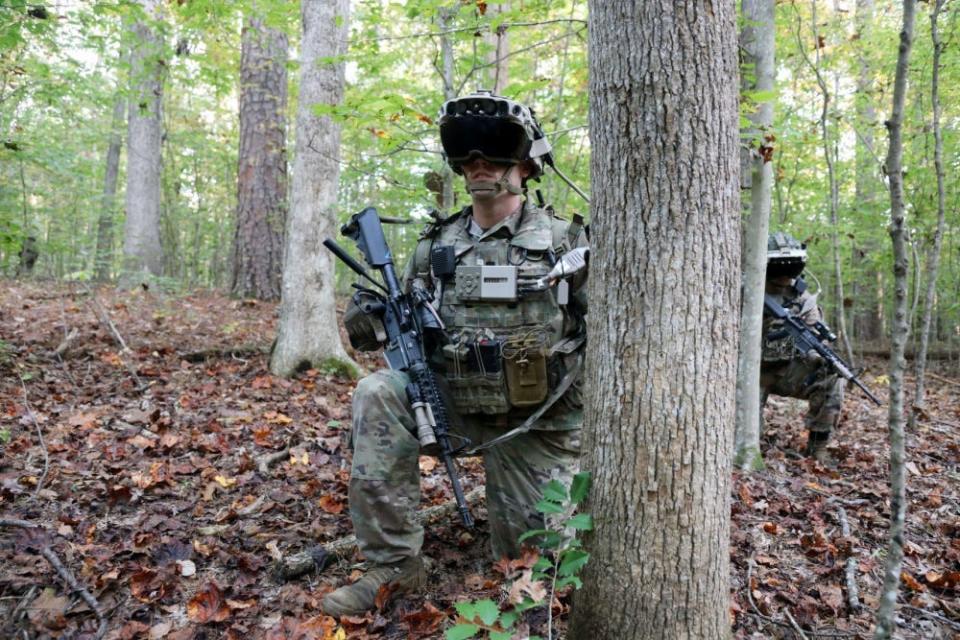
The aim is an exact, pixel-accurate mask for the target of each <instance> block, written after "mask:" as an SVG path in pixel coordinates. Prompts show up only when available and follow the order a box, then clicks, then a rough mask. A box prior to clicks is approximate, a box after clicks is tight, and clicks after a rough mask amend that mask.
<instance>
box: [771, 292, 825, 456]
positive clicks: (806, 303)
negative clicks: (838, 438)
mask: <svg viewBox="0 0 960 640" xmlns="http://www.w3.org/2000/svg"><path fill="white" fill-rule="evenodd" d="M768 292H770V293H771V295H773V296H774V297H775V298H777V301H778V302H780V304H781V305H782V306H783V307H784V308H785V309H786V310H787V311H789V312H790V313H792V314H794V315H796V316H798V317H800V318H801V319H802V320H803V321H804V322H805V323H806V324H807V325H809V326H811V327H812V326H814V325H815V324H816V323H817V322H818V321H822V319H823V313H822V311H821V309H820V307H819V306H817V299H816V296H814V295H811V294H810V293H809V292H807V291H803V292H798V291H797V290H796V289H795V288H794V287H793V286H792V285H791V286H788V287H775V288H773V289H771V288H770V285H768ZM782 325H783V322H782V321H781V320H777V319H776V318H773V317H771V316H767V315H765V316H764V318H763V336H764V337H763V351H762V355H761V365H760V393H761V398H762V402H761V424H763V415H762V412H763V409H762V406H763V404H765V403H766V399H767V396H769V395H770V394H771V393H772V394H775V395H778V396H789V397H791V398H801V399H804V400H809V402H810V406H809V408H808V410H807V415H806V418H805V423H806V426H807V429H809V430H810V432H811V434H818V435H821V434H822V435H821V437H822V439H823V440H824V441H825V440H826V439H827V438H829V436H830V434H831V433H832V432H833V430H834V428H835V427H836V426H837V422H838V421H839V420H840V407H841V405H842V404H843V389H844V380H843V379H842V378H841V377H840V376H838V375H837V374H836V373H834V372H833V371H832V369H831V368H830V366H829V365H827V364H826V363H824V362H823V361H822V360H820V359H818V358H816V357H813V358H811V357H809V356H804V355H802V354H800V353H799V352H798V351H797V350H796V348H795V347H794V340H793V338H792V337H791V336H783V337H780V338H779V339H775V340H768V339H767V336H769V335H770V334H771V333H774V334H776V333H777V332H778V331H780V330H781V329H782V328H783V326H782Z"/></svg>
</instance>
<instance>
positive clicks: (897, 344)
mask: <svg viewBox="0 0 960 640" xmlns="http://www.w3.org/2000/svg"><path fill="white" fill-rule="evenodd" d="M915 10H916V0H904V1H903V29H902V30H901V31H900V48H899V54H898V56H897V72H896V76H895V78H894V82H893V108H892V110H891V115H890V119H889V120H888V121H887V130H888V131H889V133H890V146H889V147H888V149H887V161H886V167H887V174H888V175H889V178H890V238H891V241H892V243H893V277H894V312H893V327H892V329H891V331H890V334H891V335H890V341H891V343H892V345H893V348H892V350H891V353H890V399H889V411H888V414H887V422H888V425H889V427H888V429H889V434H890V540H889V543H888V545H887V562H886V570H885V572H884V578H883V591H882V592H881V594H880V605H879V607H878V609H877V628H876V630H875V631H874V638H875V639H876V640H886V639H887V638H891V637H893V632H894V630H895V629H896V622H895V621H894V613H895V611H894V610H895V608H896V604H897V593H898V592H899V589H900V566H901V564H902V563H903V525H904V520H905V518H906V512H907V501H906V480H907V478H906V471H905V467H906V464H905V460H904V455H905V452H904V444H903V372H904V370H906V368H907V365H906V361H905V359H904V356H903V354H904V351H905V349H906V344H907V334H908V333H909V330H910V326H909V324H908V323H907V264H908V263H909V260H908V258H907V246H906V244H907V243H906V225H905V223H904V215H905V212H904V204H903V166H902V164H901V161H902V156H903V141H902V138H901V131H900V128H901V126H902V123H903V102H904V96H905V94H906V92H907V73H908V72H909V68H910V45H911V44H912V42H913V19H914V12H915Z"/></svg>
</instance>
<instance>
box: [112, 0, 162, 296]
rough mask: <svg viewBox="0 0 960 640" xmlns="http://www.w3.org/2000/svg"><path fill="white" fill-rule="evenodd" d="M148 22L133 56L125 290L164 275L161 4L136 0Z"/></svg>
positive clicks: (137, 34) (138, 29)
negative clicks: (158, 26) (157, 29)
mask: <svg viewBox="0 0 960 640" xmlns="http://www.w3.org/2000/svg"><path fill="white" fill-rule="evenodd" d="M137 2H138V3H139V5H140V7H141V8H142V10H143V14H144V18H143V19H141V20H138V21H137V22H136V23H135V24H134V25H133V31H134V45H133V48H132V49H131V53H130V80H131V85H132V87H131V88H132V95H131V98H130V110H129V113H128V116H127V194H126V213H127V217H126V222H125V224H124V239H123V273H122V274H121V278H120V286H121V287H124V288H126V287H133V286H136V285H138V284H141V283H143V282H145V281H147V280H149V279H150V276H159V275H160V273H161V270H162V269H163V250H162V248H161V246H160V171H161V167H162V163H161V154H160V139H161V121H160V104H161V98H162V96H163V80H162V72H161V53H162V44H163V43H162V41H161V40H160V37H159V36H158V35H157V34H156V32H155V31H154V29H153V27H152V26H151V25H150V23H149V21H151V20H156V19H157V18H158V15H159V11H160V7H161V3H160V0H137Z"/></svg>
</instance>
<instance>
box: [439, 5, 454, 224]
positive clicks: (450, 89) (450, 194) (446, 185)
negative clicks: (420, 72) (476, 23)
mask: <svg viewBox="0 0 960 640" xmlns="http://www.w3.org/2000/svg"><path fill="white" fill-rule="evenodd" d="M457 11H458V7H457V6H454V7H451V8H440V9H438V13H437V16H438V17H437V25H438V26H439V27H440V33H441V34H442V35H441V36H440V56H441V61H442V62H441V65H442V66H441V68H440V74H441V77H442V80H443V98H444V100H451V99H453V98H455V97H456V96H457V90H456V88H455V87H454V86H453V83H454V77H453V69H454V64H455V63H456V59H455V58H454V54H453V41H452V40H451V39H450V34H448V33H446V31H447V29H449V28H450V25H451V24H452V23H453V19H454V18H455V17H456V15H457ZM441 172H442V173H441V176H442V179H443V184H442V187H441V197H440V208H441V209H442V210H443V211H447V212H449V211H453V209H454V207H455V206H456V197H455V195H454V181H455V180H456V177H457V176H456V174H454V173H453V169H451V168H450V166H449V165H448V164H447V163H446V162H444V163H443V168H442V169H441Z"/></svg>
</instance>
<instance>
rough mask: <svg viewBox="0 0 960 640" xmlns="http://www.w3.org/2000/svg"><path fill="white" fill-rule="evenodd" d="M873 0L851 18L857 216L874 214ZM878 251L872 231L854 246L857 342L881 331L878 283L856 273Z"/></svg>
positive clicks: (863, 0) (860, 0) (864, 270)
mask: <svg viewBox="0 0 960 640" xmlns="http://www.w3.org/2000/svg"><path fill="white" fill-rule="evenodd" d="M873 12H874V0H857V5H856V12H855V16H854V20H855V22H856V35H857V40H856V48H857V64H858V67H859V70H858V74H857V93H856V96H855V98H854V103H855V106H856V131H857V136H856V147H855V165H856V178H855V183H854V190H855V191H854V193H855V197H854V203H853V210H854V212H855V215H856V216H857V218H858V219H860V220H863V219H866V218H867V217H868V216H869V217H870V219H873V218H872V216H874V215H876V212H875V209H876V202H877V186H878V177H879V176H878V174H877V169H876V167H877V164H878V163H877V161H876V156H875V151H874V136H873V133H874V132H873V128H874V126H875V125H876V120H877V113H876V108H875V107H874V97H873V92H874V84H873V74H872V69H871V67H870V59H869V57H868V56H867V55H865V53H864V52H865V49H866V48H867V47H869V46H870V44H871V42H872V32H873ZM876 251H878V247H877V245H876V241H875V239H874V238H873V236H872V235H867V237H866V238H864V239H862V241H860V242H859V243H858V245H857V246H855V247H854V251H853V260H854V266H855V267H856V268H857V271H858V277H856V278H854V281H853V290H852V292H851V296H852V297H853V326H852V327H851V335H852V336H853V338H854V341H855V342H857V343H858V344H863V342H869V341H874V340H879V339H880V336H881V333H882V327H881V324H882V313H883V300H882V299H881V298H880V296H879V289H880V288H879V286H878V285H877V283H876V280H875V279H871V278H869V277H859V274H863V275H867V274H869V273H870V259H871V257H872V256H873V254H874V253H875V252H876Z"/></svg>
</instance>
